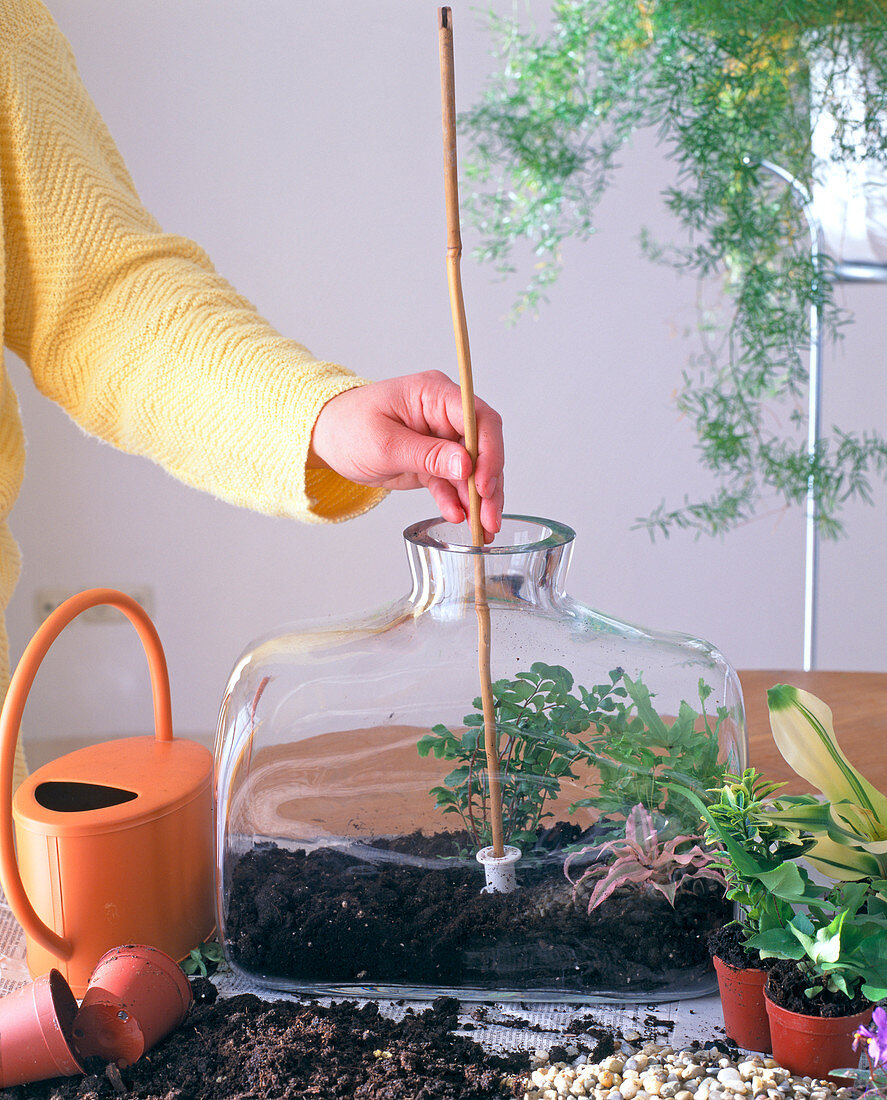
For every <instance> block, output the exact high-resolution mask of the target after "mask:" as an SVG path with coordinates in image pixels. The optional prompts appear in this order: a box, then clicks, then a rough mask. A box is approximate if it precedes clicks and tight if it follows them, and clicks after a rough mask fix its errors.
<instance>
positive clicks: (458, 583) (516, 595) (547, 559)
mask: <svg viewBox="0 0 887 1100" xmlns="http://www.w3.org/2000/svg"><path fill="white" fill-rule="evenodd" d="M404 538H405V540H406V544H407V552H408V554H409V559H410V570H411V572H412V576H413V590H412V593H411V595H410V600H411V602H412V603H413V604H414V605H415V606H417V607H418V608H419V609H420V610H426V609H428V608H430V607H432V606H436V605H442V604H447V603H454V604H463V603H474V602H475V600H476V593H477V591H478V589H479V588H480V589H481V590H482V592H483V595H484V598H485V599H486V602H487V603H488V604H489V605H490V606H500V607H501V606H507V605H514V606H516V607H523V608H526V607H528V606H529V607H538V608H545V607H549V606H552V605H553V604H554V603H556V602H557V601H558V600H559V599H560V598H562V597H563V596H564V594H565V589H564V582H565V578H566V573H567V569H568V568H569V563H570V555H571V552H572V546H573V539H574V538H575V532H574V531H573V530H572V529H571V528H569V527H566V526H565V525H564V524H560V523H555V522H553V521H551V520H545V519H538V518H537V517H535V516H517V515H508V516H504V517H503V520H502V530H501V531H500V532H499V534H498V535H497V537H496V540H495V542H494V543H492V544H491V545H489V546H486V547H483V548H478V547H475V546H472V545H471V541H470V540H471V536H470V532H469V530H468V525H467V524H462V525H460V526H456V525H454V524H451V523H445V522H444V521H443V520H425V521H423V522H422V523H417V524H414V525H413V526H412V527H408V528H407V530H406V531H404Z"/></svg>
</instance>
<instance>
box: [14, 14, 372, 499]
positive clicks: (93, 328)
mask: <svg viewBox="0 0 887 1100" xmlns="http://www.w3.org/2000/svg"><path fill="white" fill-rule="evenodd" d="M0 81H2V84H0V189H2V204H3V234H4V241H3V244H4V251H5V262H6V272H5V282H6V286H5V342H6V343H7V345H8V346H9V347H10V348H11V349H12V350H14V351H15V352H16V353H17V354H18V355H20V356H21V357H22V358H23V359H24V361H25V362H26V363H27V364H28V366H29V368H30V370H31V373H32V374H33V377H34V381H35V383H36V385H37V387H38V388H39V389H40V390H41V392H43V393H44V394H46V395H47V396H48V397H50V398H52V399H53V400H54V401H56V402H58V404H59V405H61V406H62V407H63V408H64V409H65V410H66V411H67V412H68V414H69V415H70V416H71V417H72V418H73V419H74V420H75V421H76V422H77V423H78V424H80V425H81V427H83V428H84V429H85V430H86V431H88V432H90V433H92V434H94V435H96V436H99V437H100V438H102V439H104V440H107V441H108V442H109V443H112V444H114V445H115V446H116V447H119V448H121V449H122V450H124V451H128V452H130V453H134V454H140V455H146V456H148V457H149V458H151V459H153V460H154V461H156V462H158V463H159V464H160V465H162V466H163V467H164V468H165V469H167V470H168V471H169V472H170V473H172V474H173V475H174V476H175V477H177V478H179V479H180V480H182V481H184V482H186V483H187V484H189V485H193V486H196V487H197V488H200V489H204V490H207V491H209V492H211V493H213V494H214V495H215V496H217V497H220V498H221V499H223V500H226V501H229V502H231V503H233V504H238V505H243V506H246V507H249V508H253V509H255V510H258V511H262V512H266V513H268V514H271V515H285V516H293V517H297V518H300V519H303V520H314V521H317V520H340V519H347V518H349V517H351V516H354V515H357V514H359V513H360V512H363V511H365V510H366V509H367V508H370V507H372V506H373V505H374V504H376V503H377V502H378V501H379V500H380V499H381V498H382V496H384V492H382V491H381V490H378V489H369V488H365V487H363V486H358V485H356V484H354V483H352V482H349V481H347V480H346V479H344V478H342V477H340V476H339V475H338V474H335V473H333V472H332V471H328V470H307V471H306V469H305V462H306V458H307V454H308V447H309V443H310V438H311V431H312V428H313V425H314V421H315V419H316V417H317V414H318V412H319V411H320V409H321V407H322V406H323V404H324V403H325V402H326V401H328V400H329V399H330V398H331V397H334V396H335V395H336V394H338V393H341V392H342V391H344V390H346V389H350V388H352V387H354V386H357V385H361V384H363V383H362V380H361V379H359V378H357V377H356V376H355V375H353V374H352V373H351V372H349V371H347V370H345V369H344V368H343V367H340V366H337V365H336V364H333V363H327V362H322V361H318V360H316V359H315V358H314V357H313V356H312V355H311V354H310V353H309V352H308V351H307V350H306V349H305V348H304V347H302V346H301V345H300V344H297V343H295V342H293V341H291V340H287V339H284V338H283V337H282V336H280V335H279V334H278V333H277V332H276V331H275V330H274V329H273V328H271V326H270V325H269V324H268V323H267V322H266V321H265V320H263V319H262V318H261V317H260V316H259V315H258V313H257V312H256V310H255V309H254V308H253V307H252V306H251V305H250V304H249V303H248V302H247V301H246V300H245V299H243V298H242V297H241V296H240V295H238V294H237V293H236V292H235V290H234V289H233V288H232V287H231V286H230V285H229V284H228V283H226V282H225V281H224V280H223V279H222V278H220V276H219V275H218V274H217V273H216V272H215V270H214V269H213V267H212V264H211V263H210V261H209V259H208V258H207V256H206V255H205V254H204V253H203V252H202V251H201V250H200V249H199V248H198V247H197V245H195V244H194V243H193V242H191V241H189V240H186V239H184V238H182V237H179V236H174V235H171V234H167V233H164V232H163V231H162V230H161V228H160V227H159V225H158V224H157V223H156V222H155V220H154V219H153V218H152V217H151V215H149V214H148V213H147V212H146V211H145V209H144V208H143V207H142V204H141V202H140V201H139V198H138V195H137V194H136V191H135V188H134V187H133V184H132V181H131V180H130V178H129V174H128V172H127V170H126V168H125V166H124V164H123V161H122V159H121V157H120V154H119V152H118V151H117V149H116V147H115V145H114V143H113V141H112V139H111V137H110V135H109V133H108V132H107V129H106V127H105V126H104V123H103V122H102V119H101V118H100V116H99V114H98V112H97V110H96V108H95V106H94V104H93V103H92V101H91V100H90V98H89V96H88V95H87V93H86V91H85V89H84V88H83V86H82V84H81V82H80V79H79V77H78V74H77V69H76V64H75V61H74V58H73V56H72V54H71V50H70V47H69V45H68V43H67V41H66V39H65V38H64V37H63V36H62V34H61V33H60V31H59V30H58V28H57V27H56V25H55V23H54V22H53V20H52V18H51V16H50V15H49V13H48V12H47V11H46V10H45V9H44V8H43V7H42V6H41V5H40V4H38V3H36V2H34V0H0Z"/></svg>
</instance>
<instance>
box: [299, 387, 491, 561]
mask: <svg viewBox="0 0 887 1100" xmlns="http://www.w3.org/2000/svg"><path fill="white" fill-rule="evenodd" d="M475 405H476V409H477V442H478V455H477V469H476V471H475V484H476V486H477V491H478V494H479V495H480V498H481V508H480V519H481V525H482V526H483V528H484V537H485V539H486V541H487V542H492V540H493V536H494V535H495V533H496V532H497V531H498V530H499V527H500V526H501V523H502V504H503V499H504V493H503V479H502V470H503V466H504V463H505V449H504V446H503V443H502V421H501V418H500V417H499V414H498V413H497V412H495V411H494V410H493V409H491V408H490V406H489V405H487V404H486V403H485V402H484V401H481V400H480V399H479V398H476V399H475ZM461 438H462V396H461V392H460V390H459V387H458V386H457V385H456V384H455V383H454V382H452V381H451V380H450V379H449V378H447V376H446V375H445V374H442V373H441V372H440V371H425V372H423V373H421V374H410V375H406V376H405V377H403V378H389V379H387V380H386V381H384V382H371V383H370V384H369V385H366V386H358V387H357V388H356V389H353V390H346V391H345V392H344V393H340V394H339V395H338V396H337V397H334V398H332V399H331V400H330V401H328V402H327V403H326V404H325V405H324V406H323V408H322V409H321V410H320V414H319V415H318V417H317V421H316V422H315V425H314V433H313V435H312V437H311V449H310V451H309V455H308V466H309V468H314V469H318V468H328V469H331V470H335V471H336V473H338V474H341V475H342V477H346V478H348V479H349V481H356V482H358V483H359V484H360V485H376V486H380V487H382V488H386V489H416V488H419V487H420V486H425V488H427V489H428V491H429V492H430V493H431V495H432V496H433V497H434V500H435V502H436V503H437V506H438V508H439V509H440V514H441V516H443V518H444V519H445V520H446V521H447V522H448V523H461V522H462V521H463V520H464V519H465V518H466V517H467V516H468V477H469V475H470V473H471V456H470V455H469V454H468V451H466V449H465V447H464V446H462V444H461V442H460V441H461Z"/></svg>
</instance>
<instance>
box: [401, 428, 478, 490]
mask: <svg viewBox="0 0 887 1100" xmlns="http://www.w3.org/2000/svg"><path fill="white" fill-rule="evenodd" d="M387 451H388V460H389V463H390V466H391V472H392V473H394V474H406V473H410V474H420V475H421V474H426V475H428V476H429V477H438V478H443V479H444V480H446V481H465V480H466V479H467V478H468V476H469V474H470V473H471V456H470V455H469V454H468V452H467V451H466V450H465V448H464V447H462V446H461V445H460V444H458V443H454V442H453V441H452V440H450V439H438V438H437V437H436V436H430V435H422V434H420V433H419V432H414V431H411V430H410V429H409V428H401V429H400V430H398V431H396V432H393V433H392V435H391V438H390V439H389V440H388V447H387Z"/></svg>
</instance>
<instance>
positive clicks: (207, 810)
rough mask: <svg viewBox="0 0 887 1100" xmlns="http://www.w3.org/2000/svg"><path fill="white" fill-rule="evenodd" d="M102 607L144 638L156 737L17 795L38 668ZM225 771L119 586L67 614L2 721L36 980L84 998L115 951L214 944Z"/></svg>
mask: <svg viewBox="0 0 887 1100" xmlns="http://www.w3.org/2000/svg"><path fill="white" fill-rule="evenodd" d="M96 604H110V605H111V606H113V607H116V608H118V609H119V610H120V611H122V612H123V614H124V615H126V617H127V618H128V619H129V621H130V622H131V623H132V624H133V626H134V627H135V628H136V630H137V631H138V634H139V636H140V638H141V641H142V644H143V646H144V649H145V653H146V656H147V659H148V666H149V670H150V675H151V685H152V692H153V697H154V723H155V731H154V735H153V736H148V737H127V738H124V739H122V740H118V741H114V742H106V743H103V744H98V745H93V746H90V747H89V748H85V749H79V750H77V751H76V752H73V753H70V754H68V755H67V756H63V757H61V758H60V759H58V760H56V761H53V762H52V763H50V764H47V765H44V767H42V768H40V769H39V770H38V771H37V772H35V773H34V774H33V775H32V776H30V777H29V778H28V779H26V780H25V782H24V783H22V784H21V786H20V787H19V789H18V790H17V791H16V792H15V797H14V798H13V792H12V769H13V765H14V761H15V747H16V742H17V739H18V735H19V728H20V724H21V718H22V712H23V710H24V706H25V702H26V700H27V697H28V692H29V691H30V688H31V686H32V684H33V682H34V678H35V676H36V673H37V669H38V668H39V666H40V663H41V661H42V660H43V658H44V657H45V656H46V653H47V652H48V650H49V648H50V646H51V645H52V643H53V641H54V640H55V639H56V638H57V637H58V635H59V633H60V632H61V631H62V630H63V629H64V627H65V626H67V624H68V623H69V622H71V620H72V619H74V618H75V617H76V616H77V615H79V614H80V612H81V611H85V610H86V609H87V608H90V607H94V606H95V605H96ZM211 775H212V756H211V754H210V753H209V751H208V750H207V749H206V748H204V747H203V746H201V745H198V744H196V743H195V742H193V741H187V740H181V739H178V740H177V739H174V738H173V734H172V710H171V705H170V698H169V677H168V674H167V668H166V659H165V657H164V654H163V648H162V646H161V644H160V639H159V637H158V635H157V631H156V630H155V628H154V625H153V623H152V622H151V620H150V619H149V618H148V616H147V615H146V613H145V612H144V610H143V609H142V608H141V606H140V605H139V604H137V603H136V602H135V600H133V599H131V598H130V597H129V596H126V595H125V594H124V593H122V592H117V591H115V590H113V589H105V588H100V589H91V590H89V591H87V592H81V593H80V594H79V595H77V596H74V597H72V598H71V599H70V600H67V601H66V602H65V603H63V604H61V605H60V606H59V607H58V608H57V609H56V610H55V611H54V612H53V614H52V615H50V616H49V617H48V618H47V619H46V620H45V622H44V623H43V624H42V625H41V627H40V628H39V629H38V631H37V632H36V634H35V635H34V637H33V638H32V639H31V642H30V643H29V645H28V647H27V648H26V649H25V652H24V654H23V656H22V659H21V661H20V662H19V665H18V667H17V668H16V670H15V673H14V674H13V677H12V680H11V682H10V686H9V691H8V693H7V696H6V700H5V702H4V704H3V710H2V712H0V879H2V883H3V888H4V890H5V892H6V896H7V898H8V900H9V904H10V907H11V908H12V911H13V913H14V914H15V916H16V917H17V919H18V920H19V922H20V923H21V924H22V926H23V927H24V929H25V935H26V940H27V948H28V967H29V969H30V970H31V973H32V974H38V973H45V972H46V971H47V970H48V969H51V968H52V967H53V966H58V968H59V969H60V970H61V971H62V973H63V974H64V976H65V977H66V978H67V980H68V981H69V983H70V985H71V988H72V989H73V990H74V992H75V993H78V992H79V991H82V990H84V989H85V987H86V983H87V981H88V979H89V975H90V973H91V971H92V967H93V966H94V965H95V962H96V960H97V959H98V958H99V957H100V956H101V955H102V954H103V953H104V952H105V951H106V950H108V949H109V948H111V947H116V946H118V945H119V944H122V943H132V942H139V943H150V944H151V945H152V946H154V947H157V948H159V949H161V950H163V951H166V952H167V953H168V954H171V955H173V956H174V957H176V958H183V957H185V956H186V955H187V954H188V952H189V951H190V950H191V948H193V947H194V946H196V945H197V944H198V943H199V942H201V941H202V940H203V939H206V938H207V937H208V936H209V935H211V933H212V930H213V927H214V924H215V915H214V902H213V889H212V881H213V863H214V861H213V843H212V792H211ZM13 827H14V828H13Z"/></svg>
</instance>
